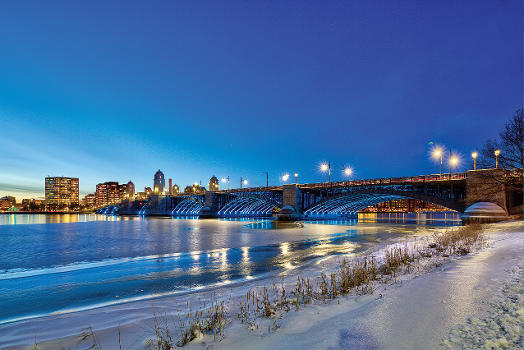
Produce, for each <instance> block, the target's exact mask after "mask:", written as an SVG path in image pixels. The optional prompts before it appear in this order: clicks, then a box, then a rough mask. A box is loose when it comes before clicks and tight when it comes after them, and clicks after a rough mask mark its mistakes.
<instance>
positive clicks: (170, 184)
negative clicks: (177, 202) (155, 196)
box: [168, 179, 173, 194]
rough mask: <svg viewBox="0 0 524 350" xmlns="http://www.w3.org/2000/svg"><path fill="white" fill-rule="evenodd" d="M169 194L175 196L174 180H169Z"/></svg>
mask: <svg viewBox="0 0 524 350" xmlns="http://www.w3.org/2000/svg"><path fill="white" fill-rule="evenodd" d="M168 191H169V194H173V180H171V179H169V188H168Z"/></svg>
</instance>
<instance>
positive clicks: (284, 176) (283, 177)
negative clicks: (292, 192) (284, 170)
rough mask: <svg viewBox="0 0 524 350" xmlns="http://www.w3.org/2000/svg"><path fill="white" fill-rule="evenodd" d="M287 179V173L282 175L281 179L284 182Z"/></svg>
mask: <svg viewBox="0 0 524 350" xmlns="http://www.w3.org/2000/svg"><path fill="white" fill-rule="evenodd" d="M288 179H289V174H284V175H282V181H283V182H286V181H287V180H288Z"/></svg>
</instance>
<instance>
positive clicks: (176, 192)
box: [171, 184, 180, 194]
mask: <svg viewBox="0 0 524 350" xmlns="http://www.w3.org/2000/svg"><path fill="white" fill-rule="evenodd" d="M171 192H172V193H171V194H179V193H180V188H179V187H178V185H177V184H174V185H173V187H172V191H171Z"/></svg>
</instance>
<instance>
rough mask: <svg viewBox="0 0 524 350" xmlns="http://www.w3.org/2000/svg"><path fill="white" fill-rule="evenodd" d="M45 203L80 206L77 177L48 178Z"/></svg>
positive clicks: (46, 180)
mask: <svg viewBox="0 0 524 350" xmlns="http://www.w3.org/2000/svg"><path fill="white" fill-rule="evenodd" d="M45 202H46V204H47V205H58V206H62V205H64V206H67V207H69V206H72V205H78V203H79V202H80V201H79V197H78V178H77V177H46V178H45Z"/></svg>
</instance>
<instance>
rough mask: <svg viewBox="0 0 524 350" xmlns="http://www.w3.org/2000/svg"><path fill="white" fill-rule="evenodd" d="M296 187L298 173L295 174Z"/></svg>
mask: <svg viewBox="0 0 524 350" xmlns="http://www.w3.org/2000/svg"><path fill="white" fill-rule="evenodd" d="M295 185H298V173H295Z"/></svg>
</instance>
